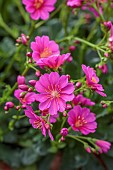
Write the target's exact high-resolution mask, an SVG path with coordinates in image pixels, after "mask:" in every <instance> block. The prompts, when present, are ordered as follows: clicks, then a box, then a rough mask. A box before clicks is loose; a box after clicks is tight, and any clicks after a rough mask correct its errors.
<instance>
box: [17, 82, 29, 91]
mask: <svg viewBox="0 0 113 170" xmlns="http://www.w3.org/2000/svg"><path fill="white" fill-rule="evenodd" d="M18 88H19V89H21V90H24V91H27V90H28V86H27V85H26V84H21V85H19V86H18Z"/></svg>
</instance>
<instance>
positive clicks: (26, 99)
mask: <svg viewBox="0 0 113 170" xmlns="http://www.w3.org/2000/svg"><path fill="white" fill-rule="evenodd" d="M22 93H23V96H22V95H21V94H22ZM14 96H15V97H16V98H17V99H18V100H19V101H20V103H22V104H25V105H26V104H31V103H33V102H34V101H35V96H36V94H35V93H34V92H27V93H26V92H25V91H23V90H20V89H17V90H15V92H14ZM21 96H22V97H21Z"/></svg>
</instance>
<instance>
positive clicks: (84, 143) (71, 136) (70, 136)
mask: <svg viewBox="0 0 113 170" xmlns="http://www.w3.org/2000/svg"><path fill="white" fill-rule="evenodd" d="M66 137H69V138H72V139H75V140H77V141H79V142H81V143H82V144H83V145H86V144H87V142H84V141H82V140H81V139H79V138H78V136H76V137H75V136H73V135H67V136H66Z"/></svg>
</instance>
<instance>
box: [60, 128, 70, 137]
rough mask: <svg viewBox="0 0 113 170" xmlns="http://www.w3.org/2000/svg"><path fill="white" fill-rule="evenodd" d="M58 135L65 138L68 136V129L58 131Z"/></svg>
mask: <svg viewBox="0 0 113 170" xmlns="http://www.w3.org/2000/svg"><path fill="white" fill-rule="evenodd" d="M60 134H61V135H62V136H67V134H68V129H67V128H62V129H61V131H60Z"/></svg>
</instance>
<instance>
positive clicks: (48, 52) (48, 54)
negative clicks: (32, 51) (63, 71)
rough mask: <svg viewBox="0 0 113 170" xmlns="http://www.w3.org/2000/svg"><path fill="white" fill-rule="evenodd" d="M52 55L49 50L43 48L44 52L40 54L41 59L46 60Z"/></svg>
mask: <svg viewBox="0 0 113 170" xmlns="http://www.w3.org/2000/svg"><path fill="white" fill-rule="evenodd" d="M51 54H52V51H51V50H50V49H49V48H44V51H43V52H42V53H41V54H40V57H41V58H46V57H48V56H50V55H51Z"/></svg>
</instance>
